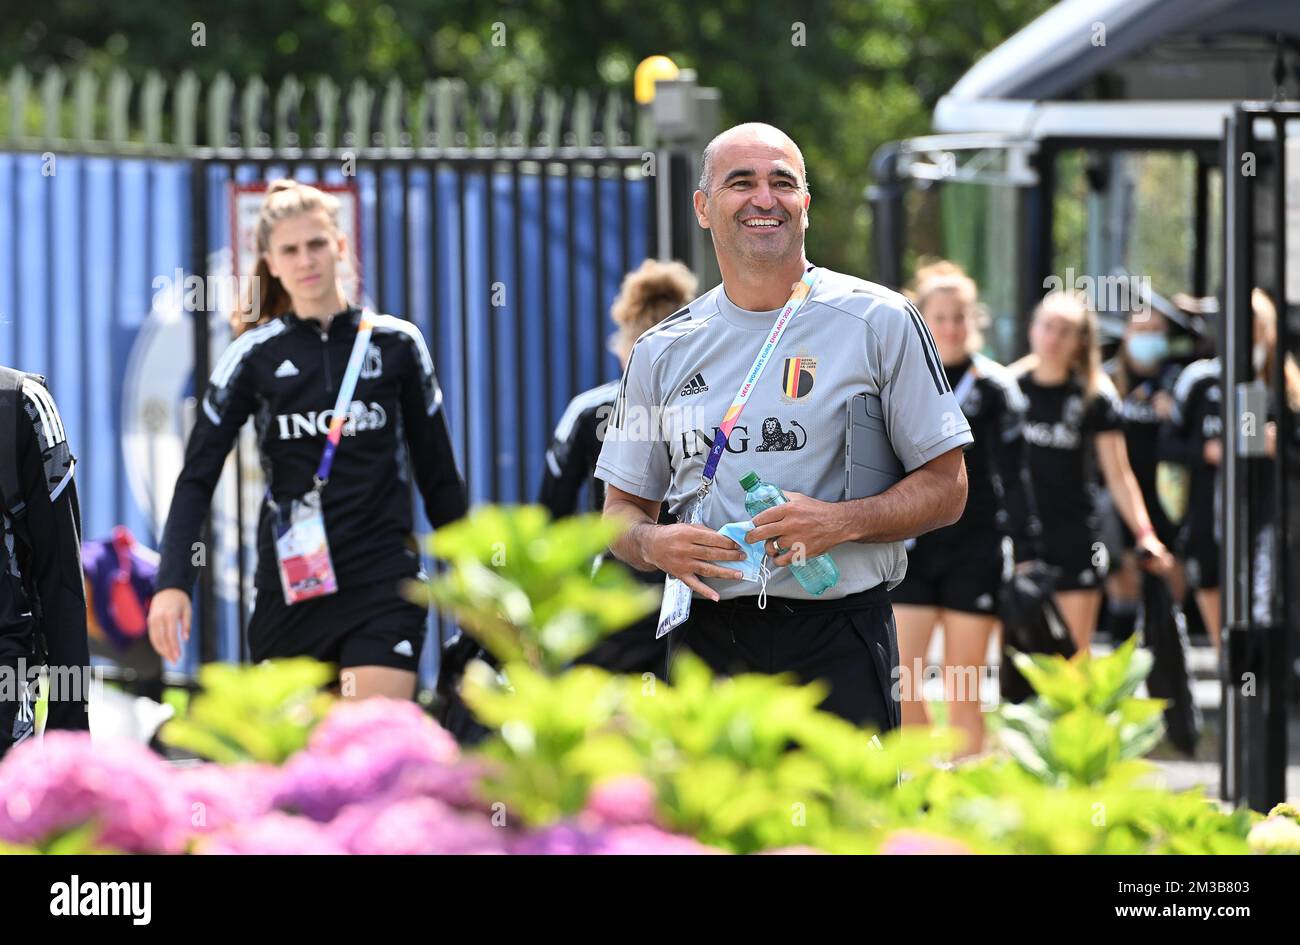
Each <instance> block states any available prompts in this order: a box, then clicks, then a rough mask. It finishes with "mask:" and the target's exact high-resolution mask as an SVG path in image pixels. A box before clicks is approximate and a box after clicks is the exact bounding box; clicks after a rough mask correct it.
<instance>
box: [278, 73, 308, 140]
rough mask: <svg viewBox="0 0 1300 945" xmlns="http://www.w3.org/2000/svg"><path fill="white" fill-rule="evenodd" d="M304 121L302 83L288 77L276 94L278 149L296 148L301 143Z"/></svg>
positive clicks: (292, 77)
mask: <svg viewBox="0 0 1300 945" xmlns="http://www.w3.org/2000/svg"><path fill="white" fill-rule="evenodd" d="M301 119H302V83H301V82H299V81H298V79H297V78H296V77H295V76H292V75H290V76H286V77H285V80H284V81H283V82H282V83H280V88H279V90H278V91H277V92H276V93H275V134H274V137H273V138H272V141H273V142H274V143H275V147H277V148H296V147H298V146H299V145H300V143H301V135H299V133H298V131H299V127H300V126H299V122H300V121H301Z"/></svg>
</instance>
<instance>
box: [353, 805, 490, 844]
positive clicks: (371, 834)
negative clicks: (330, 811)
mask: <svg viewBox="0 0 1300 945" xmlns="http://www.w3.org/2000/svg"><path fill="white" fill-rule="evenodd" d="M330 832H331V834H332V835H333V836H334V838H335V839H336V840H337V841H338V842H339V844H340V845H342V846H343V847H345V848H346V849H347V850H348V851H349V852H350V853H357V854H363V855H376V854H382V855H393V854H397V855H427V854H469V853H505V852H506V849H507V841H508V838H509V837H510V832H509V831H508V830H507V829H506V828H505V827H494V826H493V825H492V823H491V820H490V818H489V816H488V815H487V814H484V813H478V812H475V813H466V812H463V811H458V810H455V809H454V808H452V807H449V806H448V805H447V804H444V803H443V802H442V801H439V800H436V799H434V798H431V797H413V798H408V799H406V800H401V801H396V802H381V803H377V804H353V805H352V806H350V807H347V808H345V809H344V810H343V811H342V812H341V813H340V814H339V815H338V816H337V817H335V818H334V821H333V823H331V824H330Z"/></svg>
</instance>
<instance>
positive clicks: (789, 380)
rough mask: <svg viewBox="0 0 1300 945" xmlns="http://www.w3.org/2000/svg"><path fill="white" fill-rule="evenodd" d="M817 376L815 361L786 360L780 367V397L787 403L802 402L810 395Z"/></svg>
mask: <svg viewBox="0 0 1300 945" xmlns="http://www.w3.org/2000/svg"><path fill="white" fill-rule="evenodd" d="M816 376H817V359H816V358H807V357H797V358H786V359H785V362H784V363H783V364H782V366H781V397H782V399H784V400H786V401H787V402H790V403H793V402H794V401H796V400H803V399H804V398H805V397H807V396H808V395H809V394H811V393H812V389H813V380H814V378H816Z"/></svg>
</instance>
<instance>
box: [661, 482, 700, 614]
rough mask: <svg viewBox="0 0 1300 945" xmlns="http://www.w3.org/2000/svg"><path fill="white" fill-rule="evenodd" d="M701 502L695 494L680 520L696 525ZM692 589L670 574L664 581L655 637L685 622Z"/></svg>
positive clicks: (689, 610) (698, 521) (698, 522)
mask: <svg viewBox="0 0 1300 945" xmlns="http://www.w3.org/2000/svg"><path fill="white" fill-rule="evenodd" d="M702 506H703V503H702V502H701V501H700V497H699V496H696V497H695V498H693V499H692V500H691V501H690V504H689V505H687V506H686V511H685V512H684V513H683V514H682V516H681V522H682V523H683V524H685V525H698V524H700V521H701V519H702V517H703V516H702V514H701V511H700V510H701V508H702ZM692 593H693V592H692V591H691V589H690V588H689V587H687V586H686V585H685V584H684V583H683V582H682V581H681V580H680V579H678V578H675V577H673V576H672V575H671V574H670V575H669V576H668V578H667V580H665V581H664V599H663V603H661V604H660V605H659V626H658V628H657V629H656V630H655V639H656V640H659V639H662V638H663V637H665V636H667V635H668V634H670V633H672V632H673V631H674V630H676V629H677V628H678V627H680V626H681V625H682V624H684V623H685V622H686V618H687V617H689V616H690V615H691V595H692Z"/></svg>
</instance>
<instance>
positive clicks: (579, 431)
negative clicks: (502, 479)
mask: <svg viewBox="0 0 1300 945" xmlns="http://www.w3.org/2000/svg"><path fill="white" fill-rule="evenodd" d="M566 412H567V411H566ZM595 421H596V417H595V412H594V411H591V410H584V411H583V412H582V413H581V414H580V415H579V416H578V418H577V421H576V422H574V423H572V424H570V425H569V426H568V429H565V424H564V421H563V420H561V422H560V426H558V427H556V429H555V435H554V437H553V438H552V439H551V446H550V449H548V450H547V451H546V469H545V471H544V472H543V474H542V488H541V493H540V496H539V499H538V501H540V502H541V504H542V505H544V506H546V508H547V510H548V511H549V512H550V513H551V518H563V517H564V516H566V515H573V514H574V513H576V512H577V511H578V493H579V492H580V491H581V490H582V484H583V483H584V482H586V481H587V480H588V478H590V476H591V474H592V472H593V471H594V470H595V468H596V455H595V451H593V449H592V444H593V443H595V441H596V435H595Z"/></svg>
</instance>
